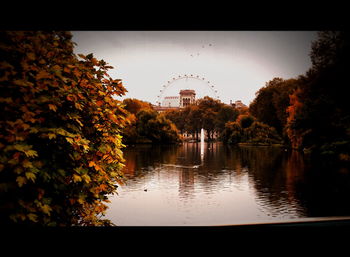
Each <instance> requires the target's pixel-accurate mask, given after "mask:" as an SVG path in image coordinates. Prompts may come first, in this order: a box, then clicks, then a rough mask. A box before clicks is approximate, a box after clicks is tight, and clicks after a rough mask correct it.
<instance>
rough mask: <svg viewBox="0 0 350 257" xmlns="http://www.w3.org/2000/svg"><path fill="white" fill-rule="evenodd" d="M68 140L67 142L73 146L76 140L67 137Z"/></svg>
mask: <svg viewBox="0 0 350 257" xmlns="http://www.w3.org/2000/svg"><path fill="white" fill-rule="evenodd" d="M66 140H67V142H68V143H70V144H73V143H74V140H73V139H72V138H70V137H66Z"/></svg>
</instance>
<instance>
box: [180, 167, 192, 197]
mask: <svg viewBox="0 0 350 257" xmlns="http://www.w3.org/2000/svg"><path fill="white" fill-rule="evenodd" d="M193 192H194V172H193V169H187V168H182V169H181V171H180V173H179V196H180V198H184V199H188V198H191V197H192V196H193Z"/></svg>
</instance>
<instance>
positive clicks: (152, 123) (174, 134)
mask: <svg viewBox="0 0 350 257" xmlns="http://www.w3.org/2000/svg"><path fill="white" fill-rule="evenodd" d="M136 117H137V122H136V131H137V133H138V135H139V136H141V137H143V138H145V139H147V140H149V141H150V142H152V143H175V142H178V141H179V140H180V137H179V135H178V130H177V128H176V126H175V125H174V124H173V123H172V122H171V121H170V120H168V119H167V118H166V117H165V116H164V115H162V114H158V113H157V112H156V111H154V110H149V109H146V110H141V111H139V112H138V113H137V116H136Z"/></svg>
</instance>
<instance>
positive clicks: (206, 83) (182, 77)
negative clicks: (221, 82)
mask: <svg viewBox="0 0 350 257" xmlns="http://www.w3.org/2000/svg"><path fill="white" fill-rule="evenodd" d="M189 79H193V80H199V81H201V82H202V85H203V86H206V87H207V88H209V89H210V90H211V92H212V93H213V95H214V98H216V99H218V100H219V99H220V97H219V95H218V91H217V90H216V88H215V87H214V85H212V84H211V83H210V81H208V80H207V79H205V78H204V77H200V76H198V75H193V74H190V75H188V74H184V75H178V76H177V77H173V78H172V79H170V80H168V81H167V83H166V84H164V85H163V86H162V89H161V90H160V93H159V95H158V96H157V104H159V105H160V104H161V100H162V98H163V95H164V93H165V91H166V90H167V89H168V88H169V87H171V86H172V85H173V84H174V82H175V81H179V80H186V81H187V80H189Z"/></svg>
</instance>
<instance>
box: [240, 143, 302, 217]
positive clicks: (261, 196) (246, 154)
mask: <svg viewBox="0 0 350 257" xmlns="http://www.w3.org/2000/svg"><path fill="white" fill-rule="evenodd" d="M243 149H244V150H243ZM242 159H243V160H242V162H247V166H248V169H249V174H250V177H251V179H252V180H254V182H253V183H252V184H253V185H254V187H255V189H256V195H257V200H258V202H260V203H261V205H262V206H263V207H265V208H267V209H268V211H269V212H271V214H272V215H273V216H274V215H278V214H288V213H289V212H290V211H293V212H295V211H296V212H297V213H298V214H299V215H303V210H302V209H301V208H300V206H299V204H298V203H299V201H298V200H297V199H296V194H295V189H294V188H295V183H297V182H298V179H300V177H301V176H302V174H303V171H304V168H303V160H302V158H301V157H300V154H299V153H296V152H295V153H292V154H290V153H285V152H283V150H282V149H281V148H275V147H246V148H242ZM293 215H295V213H293Z"/></svg>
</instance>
